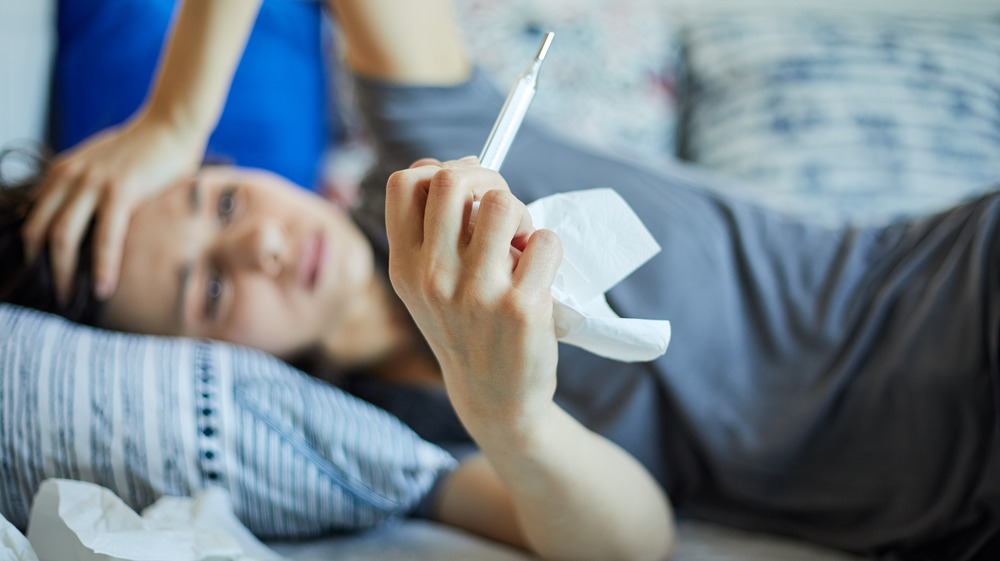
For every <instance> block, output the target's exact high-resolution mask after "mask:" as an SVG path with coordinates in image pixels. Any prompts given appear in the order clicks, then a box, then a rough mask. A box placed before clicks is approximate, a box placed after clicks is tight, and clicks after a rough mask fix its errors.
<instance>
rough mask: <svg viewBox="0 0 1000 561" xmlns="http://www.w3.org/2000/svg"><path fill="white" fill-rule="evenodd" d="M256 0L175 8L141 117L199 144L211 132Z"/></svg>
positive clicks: (215, 0)
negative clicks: (159, 121)
mask: <svg viewBox="0 0 1000 561" xmlns="http://www.w3.org/2000/svg"><path fill="white" fill-rule="evenodd" d="M261 1H262V0H194V1H187V2H184V4H183V5H182V6H181V9H180V13H179V14H178V15H177V21H176V22H175V24H174V27H173V32H172V34H171V37H170V40H169V42H168V44H167V48H166V53H165V54H164V56H163V62H162V65H161V67H160V69H159V73H158V74H157V77H156V80H155V82H154V84H153V88H152V92H151V95H150V96H149V100H148V108H147V109H146V113H147V114H148V115H149V117H150V118H154V119H165V120H166V121H168V122H169V123H170V124H171V125H173V126H174V127H176V128H177V129H179V130H182V131H189V134H190V135H191V138H193V139H194V138H197V139H199V140H201V141H202V142H203V143H204V142H205V141H207V139H208V136H209V135H210V134H211V133H212V130H213V129H215V126H216V125H217V124H218V122H219V116H220V114H221V113H222V107H223V105H225V102H226V97H227V96H228V95H229V86H230V84H231V83H232V80H233V74H234V73H235V72H236V66H237V65H238V64H239V61H240V58H242V56H243V49H244V48H245V47H246V42H247V38H248V37H249V36H250V30H251V28H252V27H253V24H254V20H256V18H257V12H258V11H259V10H260V4H261Z"/></svg>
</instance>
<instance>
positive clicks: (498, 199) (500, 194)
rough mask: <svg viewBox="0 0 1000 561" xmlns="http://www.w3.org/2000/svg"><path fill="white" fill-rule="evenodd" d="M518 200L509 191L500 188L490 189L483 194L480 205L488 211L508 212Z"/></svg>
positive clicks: (517, 203)
mask: <svg viewBox="0 0 1000 561" xmlns="http://www.w3.org/2000/svg"><path fill="white" fill-rule="evenodd" d="M519 204H520V201H518V200H517V198H516V197H514V195H512V194H511V193H510V192H509V191H504V190H502V189H491V190H489V191H487V192H486V193H485V194H483V198H482V202H481V203H480V205H481V207H486V208H487V209H489V211H490V212H496V213H504V214H506V213H508V212H510V211H512V210H515V209H516V208H517V207H518V205H519Z"/></svg>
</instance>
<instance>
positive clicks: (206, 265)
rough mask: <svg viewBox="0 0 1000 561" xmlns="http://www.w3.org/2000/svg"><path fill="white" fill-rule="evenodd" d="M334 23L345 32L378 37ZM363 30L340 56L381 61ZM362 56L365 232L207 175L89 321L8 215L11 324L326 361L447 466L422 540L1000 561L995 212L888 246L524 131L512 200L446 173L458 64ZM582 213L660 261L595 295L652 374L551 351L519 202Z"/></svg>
mask: <svg viewBox="0 0 1000 561" xmlns="http://www.w3.org/2000/svg"><path fill="white" fill-rule="evenodd" d="M343 4H351V3H350V2H346V3H339V4H338V8H340V10H341V12H340V16H341V21H342V23H344V24H345V25H346V26H347V27H348V28H350V26H351V22H352V21H354V20H352V19H351V18H360V19H361V20H364V18H365V17H367V16H366V15H365V14H358V13H349V12H348V11H345V10H344V9H343ZM364 5H368V4H364ZM435 5H436V4H435ZM424 11H425V13H424V14H423V15H427V14H430V15H433V11H432V10H430V9H429V8H427V7H426V6H425V7H424ZM415 17H420V16H415ZM379 21H380V20H378V19H377V18H375V19H372V20H370V21H368V22H367V24H368V25H360V23H358V22H357V21H354V23H358V25H357V27H356V28H355V29H366V30H367V31H366V33H370V34H374V36H375V37H376V38H378V36H379V29H380V27H379V24H378V22H379ZM429 21H431V22H436V23H428V24H427V25H440V26H444V27H445V28H447V22H448V21H450V20H449V19H448V18H433V17H431V18H429ZM373 22H374V23H373ZM441 22H444V23H441ZM421 29H422V31H421V35H425V34H426V36H427V37H437V38H439V39H440V38H442V37H445V38H449V37H450V38H451V39H441V40H442V41H445V43H447V41H448V40H453V39H454V34H450V32H449V31H448V29H445V30H444V31H442V32H441V33H436V34H435V33H427V29H426V28H421ZM359 36H364V37H366V38H367V39H368V40H371V39H372V37H371V36H366V35H365V33H360V32H358V34H352V33H348V40H349V45H348V47H349V49H354V51H350V50H349V56H348V58H349V60H353V64H354V65H355V70H356V71H358V72H359V74H363V75H366V76H368V77H369V78H360V79H359V86H358V87H359V88H360V92H359V94H360V95H359V97H360V98H361V99H362V100H363V101H364V104H363V110H364V111H365V113H366V117H367V119H368V121H369V124H370V125H371V127H372V130H373V133H374V135H375V137H376V139H377V140H378V142H379V147H380V150H381V154H380V156H381V159H380V162H381V164H380V167H381V170H383V171H384V172H385V173H374V174H373V175H372V177H371V178H370V181H369V185H368V189H369V191H368V192H367V193H366V196H365V199H364V202H363V204H362V205H361V207H360V208H357V209H353V210H352V211H351V213H347V212H345V211H344V210H342V209H340V208H338V207H336V206H334V205H332V204H330V203H328V202H326V201H324V200H322V199H320V198H317V197H315V196H313V195H311V194H307V193H305V192H303V191H301V190H299V189H297V188H296V187H295V186H293V185H291V184H290V183H288V182H286V181H285V180H283V179H282V178H280V177H277V176H275V175H272V174H269V173H266V172H260V171H255V170H250V169H240V168H235V167H228V166H223V167H204V168H202V169H200V170H199V171H197V172H195V173H194V174H192V175H189V176H185V177H181V178H180V179H177V180H173V181H171V182H170V183H169V185H168V186H167V187H166V188H164V189H163V190H162V191H160V192H158V193H156V194H154V195H153V196H152V197H150V198H148V199H147V200H145V201H144V202H142V203H141V204H139V205H138V206H137V208H136V210H135V213H134V216H133V217H132V219H131V221H130V222H128V227H127V230H126V234H125V236H124V245H123V248H122V253H121V263H122V266H121V272H120V275H119V276H118V278H117V289H116V290H114V292H113V294H111V295H110V296H109V297H107V298H106V299H104V300H101V301H98V300H96V299H95V298H94V297H93V296H92V295H91V290H90V288H89V287H90V285H91V283H90V282H77V283H76V284H75V285H74V290H73V291H71V292H68V293H66V294H64V295H62V296H61V297H60V298H57V297H56V292H57V291H56V287H55V286H51V283H49V285H47V286H43V287H42V289H39V288H38V287H39V282H40V280H41V279H48V278H50V276H51V275H50V271H49V268H50V267H49V260H48V254H47V252H46V251H42V252H40V253H38V254H36V255H35V256H33V258H30V259H29V258H27V257H26V256H25V252H24V251H22V245H23V241H24V240H23V239H22V235H21V232H22V229H24V222H25V216H26V215H28V216H31V217H34V216H36V214H34V213H35V212H36V211H38V209H37V208H34V209H33V208H32V204H41V203H37V201H46V200H47V199H46V198H44V197H32V196H31V193H30V192H18V191H16V190H5V191H4V192H3V195H2V197H3V201H4V202H3V205H2V208H3V212H4V216H3V217H2V219H0V222H2V224H3V230H2V234H0V235H2V244H0V247H2V248H3V251H4V254H3V256H2V260H3V263H4V264H5V266H4V267H3V269H2V270H3V273H2V275H3V277H4V278H3V279H0V286H9V284H10V283H11V282H12V280H11V279H14V278H16V279H18V282H17V283H16V284H15V285H13V286H12V287H11V288H10V289H9V290H7V292H6V294H3V295H2V297H3V299H4V300H5V301H8V302H13V303H17V304H22V305H26V306H32V307H36V308H40V309H44V310H49V311H57V312H59V313H62V314H64V315H67V316H68V317H70V318H71V319H74V320H77V321H82V322H87V323H95V324H97V325H100V326H104V327H108V328H111V329H118V330H124V331H131V332H138V333H153V334H166V335H181V336H191V337H209V338H214V339H220V340H224V341H231V342H235V343H238V344H242V345H248V346H251V347H256V348H258V349H262V350H264V351H267V352H269V353H272V354H274V355H276V356H279V357H282V358H287V359H290V360H291V359H295V358H296V357H298V356H301V355H302V354H303V353H305V352H313V353H316V352H318V353H319V354H320V355H321V356H322V357H323V358H324V360H325V361H326V362H327V363H328V364H330V365H333V366H334V367H336V369H338V370H340V371H343V372H347V371H349V372H352V373H353V374H352V375H351V376H349V377H346V378H345V380H344V381H342V383H343V384H345V385H346V386H347V387H349V389H351V391H353V392H355V393H357V394H358V395H360V396H362V397H365V398H366V399H369V400H371V401H373V402H374V403H376V404H377V405H382V406H384V407H386V408H387V409H389V410H390V412H394V413H396V414H398V415H399V416H400V418H401V419H402V420H403V421H404V422H407V423H408V424H410V425H411V426H413V427H414V428H415V429H416V430H417V432H418V433H420V434H421V435H422V436H424V437H425V438H427V439H429V440H431V441H438V442H441V443H443V444H447V445H448V446H450V448H451V449H452V450H453V451H456V454H458V455H459V456H460V457H461V458H462V461H461V462H460V464H459V466H458V467H457V468H456V469H455V470H454V471H453V472H452V473H451V474H450V475H447V476H445V479H444V480H443V481H442V482H441V484H439V485H438V486H436V491H435V493H436V496H434V497H432V499H433V500H432V505H433V506H432V509H431V516H432V517H433V518H435V519H437V520H439V521H442V522H445V523H448V524H453V525H456V526H459V527H462V528H465V529H467V530H470V531H472V532H475V533H478V534H481V535H483V536H487V537H489V538H492V539H495V540H499V541H503V542H507V543H511V544H515V545H518V546H521V547H524V548H527V549H529V550H531V551H534V552H536V553H537V554H539V555H540V556H541V557H543V558H546V559H600V560H608V559H661V558H665V557H668V556H669V554H670V553H671V551H672V550H673V549H674V547H675V533H674V530H673V510H674V509H677V510H678V511H681V512H683V513H685V514H686V515H690V516H694V517H698V518H702V519H708V520H713V521H717V522H721V523H725V524H730V525H734V526H738V527H741V528H746V529H751V530H758V531H769V532H776V533H781V534H784V535H791V536H796V537H799V538H803V539H808V540H811V541H814V542H816V543H820V544H824V545H827V546H831V547H835V548H840V549H844V550H849V551H855V552H862V553H868V554H872V555H878V556H884V557H887V558H912V559H917V558H919V559H983V558H986V557H985V556H987V555H990V554H991V552H996V551H997V543H998V540H1000V538H998V532H1000V464H998V461H1000V441H998V438H1000V436H998V434H1000V433H998V430H997V429H998V418H997V406H998V399H1000V397H998V395H1000V394H998V388H997V383H998V376H1000V366H998V348H997V345H998V342H1000V333H998V330H1000V247H998V243H997V242H998V239H1000V232H998V219H1000V195H996V194H994V195H989V196H986V197H983V198H980V199H978V200H976V201H973V202H971V203H969V204H966V205H963V206H961V207H958V208H955V209H953V210H951V211H948V212H945V213H942V214H939V215H936V216H933V217H931V218H928V219H924V220H919V221H912V222H903V223H898V224H895V225H892V226H889V227H885V228H860V229H859V228H838V229H830V228H820V227H816V226H812V225H809V224H805V223H801V222H798V221H795V220H792V219H789V218H786V217H784V216H782V215H778V214H775V213H772V212H769V211H767V210H762V209H759V208H756V207H754V206H752V205H748V204H746V203H743V202H740V201H738V200H730V199H728V198H725V197H723V196H719V195H716V194H713V192H712V191H709V190H707V189H704V188H702V185H700V183H701V182H703V181H704V182H705V183H708V181H707V180H704V179H703V178H701V177H700V176H699V175H698V174H697V173H695V172H692V171H688V170H680V169H679V170H678V171H677V172H676V173H675V174H659V173H653V172H650V171H647V170H644V169H641V168H638V167H634V166H630V165H626V164H623V163H620V162H618V161H615V160H612V159H608V158H605V157H602V156H599V155H595V154H593V153H589V152H585V151H582V150H580V149H578V148H575V147H571V146H567V145H566V144H563V143H561V142H560V141H558V140H556V139H554V138H552V137H550V136H548V135H547V134H546V133H545V132H544V131H541V130H539V129H536V128H534V127H532V126H530V125H529V126H527V127H526V128H524V129H522V131H521V132H520V134H519V137H518V140H517V142H516V144H515V146H514V148H513V150H512V152H511V154H510V156H509V157H508V159H507V162H506V163H505V165H504V175H503V176H501V175H498V174H497V173H494V172H490V171H487V170H485V169H483V168H481V167H479V166H478V164H477V162H476V161H475V159H474V158H464V159H463V158H460V156H462V155H463V154H468V153H470V152H473V151H475V150H477V149H478V147H479V146H481V144H482V142H483V140H484V139H485V137H486V133H487V132H488V130H489V127H490V125H491V124H492V121H493V119H494V117H495V115H496V111H497V109H498V108H499V106H500V104H501V103H502V101H503V98H502V96H501V95H500V94H498V93H497V92H496V91H495V90H494V89H493V88H492V87H491V86H490V85H489V84H488V83H487V82H486V81H485V80H484V78H483V77H482V76H480V75H479V74H477V73H476V72H475V71H474V70H472V69H471V68H470V67H469V65H468V64H467V63H465V62H464V59H462V58H461V57H455V58H454V60H456V61H458V62H455V63H454V64H453V65H452V66H450V67H448V66H447V65H448V62H447V61H448V60H451V59H448V58H447V57H444V58H442V57H437V58H434V59H433V60H435V61H438V65H437V66H435V65H434V64H431V65H429V67H430V68H432V69H433V70H434V72H428V73H427V74H420V72H418V71H414V72H415V74H414V73H410V74H407V73H399V72H397V71H394V70H393V68H400V67H406V68H409V69H411V70H412V69H413V68H414V66H412V65H410V66H405V65H393V64H385V61H386V60H390V61H392V60H394V59H393V58H392V57H393V56H396V57H398V58H399V59H400V60H404V59H405V60H409V59H410V58H412V57H413V56H415V53H414V50H416V51H420V49H421V48H425V47H426V48H432V47H434V45H430V43H433V41H423V42H420V41H417V42H413V43H408V42H407V41H405V39H406V37H405V34H404V36H403V37H402V39H401V38H400V36H399V35H398V34H397V35H395V36H394V37H395V38H396V39H399V40H400V41H399V42H401V43H402V44H403V45H404V46H408V48H407V49H403V50H401V51H400V50H398V49H397V50H394V48H393V47H392V45H393V44H394V43H393V42H392V41H383V42H382V43H379V44H381V45H382V46H383V51H384V52H383V54H384V55H385V56H384V57H383V58H382V59H378V60H380V61H381V62H378V61H376V62H375V63H371V64H367V63H366V62H365V61H364V60H363V57H358V56H354V57H353V58H352V56H351V54H350V53H351V52H354V53H357V52H358V50H359V49H360V47H359V45H361V44H362V43H363V42H359V41H360V40H359ZM352 39H353V41H354V42H353V43H352V42H351V41H352ZM437 46H438V47H440V45H437ZM452 46H453V45H452ZM439 52H440V51H439ZM459 52H460V51H459ZM428 57H430V55H429V54H428ZM441 61H444V62H441ZM441 65H444V66H445V67H446V68H445V71H443V72H442V71H441ZM418 66H419V65H418ZM166 68H169V64H167V65H166ZM164 71H166V70H164ZM435 72H437V73H435ZM427 156H434V157H437V158H441V159H442V160H436V159H430V158H427ZM421 158H423V159H421ZM414 161H415V163H413V164H412V165H411V164H410V162H414ZM391 171H394V173H391V175H390V173H389V172H391ZM596 186H610V187H613V188H615V189H616V190H617V191H618V192H619V193H620V194H621V195H622V196H623V197H624V198H625V200H626V201H628V202H629V204H630V205H631V206H632V207H633V209H635V210H636V212H637V213H638V214H639V216H640V218H641V219H642V220H643V222H644V223H645V224H646V226H647V227H648V228H649V229H650V231H651V232H652V234H653V235H654V237H655V238H656V239H657V241H658V242H659V243H660V245H661V246H662V247H663V251H662V252H661V253H660V254H658V255H657V256H656V257H654V258H653V259H652V260H651V261H650V262H649V263H647V264H646V265H645V266H643V267H642V268H640V269H639V270H638V271H637V272H636V273H634V274H633V275H632V276H630V277H629V278H627V279H626V280H625V281H623V282H622V283H620V284H619V285H618V286H616V287H615V288H613V289H612V290H611V291H610V292H609V295H608V299H609V302H610V304H611V306H612V307H613V308H615V310H616V311H617V312H619V314H620V315H622V316H629V317H647V318H658V319H669V320H671V322H672V324H673V329H674V336H673V340H672V342H671V347H670V349H669V350H668V351H667V353H666V354H665V355H664V356H662V357H661V358H659V359H657V360H656V361H653V362H650V363H642V364H622V363H616V362H612V361H609V360H605V359H602V358H600V357H597V356H594V355H591V354H588V353H586V352H584V351H581V350H578V349H575V348H570V347H560V346H559V345H558V344H557V340H556V336H555V333H554V326H553V319H552V303H551V302H552V301H551V297H550V288H551V284H552V281H553V277H554V275H555V272H556V269H557V268H558V266H559V263H560V258H561V247H560V242H559V239H558V237H557V236H556V235H554V234H553V233H552V232H549V231H546V230H534V229H533V227H532V225H531V221H530V217H529V216H528V214H527V212H526V210H525V207H524V204H523V202H528V201H531V200H534V199H536V198H539V197H541V196H544V195H547V194H550V193H553V192H558V191H564V190H571V189H580V188H587V187H596ZM26 189H29V190H30V189H31V187H30V186H29V187H27V188H26ZM49 189H51V187H49ZM21 195H27V196H25V197H24V198H23V202H18V201H20V200H21V199H19V198H18V197H20V196H21ZM473 199H477V200H480V201H481V206H480V208H479V214H478V218H477V220H476V222H475V225H474V227H473V228H471V229H469V228H467V227H466V225H467V223H468V214H469V212H470V206H471V201H472V200H473ZM32 201H36V202H34V203H33V202H32ZM522 201H523V202H522ZM31 220H32V218H28V221H29V223H30V221H31ZM26 231H28V232H29V234H30V232H31V228H27V229H26ZM85 245H87V244H85ZM515 250H516V251H515ZM81 261H86V259H83V260H81ZM89 267H90V263H87V262H81V264H80V265H79V266H78V271H79V273H78V278H81V279H89V278H90V274H89V273H88V272H87V271H89ZM60 302H61V303H60ZM399 396H405V397H406V399H404V400H403V401H404V402H405V407H402V406H400V405H399V404H400V402H401V401H400V399H397V398H398V397H399ZM442 411H446V412H452V411H453V413H454V414H453V415H452V414H451V413H448V414H441V412H442ZM455 434H461V435H463V437H464V438H466V439H467V441H466V445H465V446H464V447H463V446H457V445H456V444H455V441H454V439H453V435H455ZM445 435H448V436H447V437H446V436H445Z"/></svg>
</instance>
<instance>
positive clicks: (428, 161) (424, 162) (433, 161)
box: [410, 158, 441, 169]
mask: <svg viewBox="0 0 1000 561" xmlns="http://www.w3.org/2000/svg"><path fill="white" fill-rule="evenodd" d="M439 165H441V160H439V159H437V158H420V159H419V160H417V161H415V162H413V163H412V164H410V169H413V168H419V167H423V166H439Z"/></svg>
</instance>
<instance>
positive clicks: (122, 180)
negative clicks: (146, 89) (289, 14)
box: [23, 0, 260, 302]
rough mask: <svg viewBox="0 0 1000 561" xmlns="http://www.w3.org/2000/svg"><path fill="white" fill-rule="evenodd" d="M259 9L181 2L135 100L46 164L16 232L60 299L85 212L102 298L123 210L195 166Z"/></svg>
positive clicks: (218, 0) (255, 0) (236, 1)
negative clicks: (46, 263)
mask: <svg viewBox="0 0 1000 561" xmlns="http://www.w3.org/2000/svg"><path fill="white" fill-rule="evenodd" d="M259 7H260V0H194V1H189V2H185V3H184V4H183V6H182V7H181V9H180V12H179V13H178V16H177V20H176V21H175V23H174V26H173V31H172V34H171V37H170V40H169V43H168V46H167V48H166V52H165V54H164V55H163V58H162V63H161V66H160V69H159V71H158V74H157V77H156V80H155V82H154V86H152V87H151V90H150V94H149V96H148V98H147V100H146V103H145V104H144V106H143V107H142V108H140V109H139V110H138V111H137V112H136V114H135V115H133V116H132V117H131V118H130V119H129V121H127V122H126V123H124V124H122V125H121V126H119V127H115V128H112V129H108V130H105V131H102V132H100V133H97V134H96V135H94V136H92V137H91V138H88V139H87V140H86V141H84V142H83V143H81V144H80V145H79V146H77V147H75V148H74V149H73V150H71V151H69V152H68V153H66V154H64V155H61V156H60V157H59V158H58V159H56V161H55V162H53V164H52V166H51V168H50V169H49V171H48V173H47V174H46V176H45V179H44V180H43V182H42V184H41V186H40V187H39V191H38V194H37V198H36V201H35V204H34V206H33V208H32V211H31V215H30V216H29V217H28V220H27V222H26V224H25V228H24V232H23V233H24V238H25V246H26V250H27V253H28V255H29V256H35V255H37V254H38V252H39V251H40V250H41V248H42V246H43V245H44V244H45V243H46V242H48V243H49V246H50V259H51V261H52V268H53V272H54V277H55V284H56V292H57V295H58V296H59V297H60V300H61V301H63V302H65V300H66V298H67V297H68V295H69V292H70V290H71V288H72V286H71V282H72V278H73V272H74V271H75V269H76V265H77V263H76V262H77V253H78V251H79V247H80V242H81V240H82V239H83V236H84V234H85V233H86V230H87V226H88V224H89V223H90V221H91V218H96V232H95V233H96V236H95V242H94V243H95V247H94V254H95V262H94V263H93V267H94V277H95V288H96V292H97V296H98V297H101V298H106V297H108V296H110V295H111V293H113V292H114V289H115V286H116V285H117V283H118V274H119V271H120V268H121V250H122V246H123V245H124V240H125V234H126V232H127V230H128V223H129V220H130V218H131V214H132V209H133V208H135V206H136V205H137V204H138V203H139V202H140V201H141V200H143V199H145V198H146V197H149V196H152V195H153V194H155V193H157V192H159V191H160V190H161V189H163V188H165V187H166V186H167V185H169V184H170V183H172V182H173V181H176V180H177V179H179V178H180V177H182V176H184V175H186V174H188V173H191V172H193V171H194V170H195V169H197V167H198V165H199V164H200V162H201V159H202V157H203V155H204V151H205V145H206V144H207V142H208V137H209V135H210V134H211V132H212V130H213V129H214V128H215V126H216V124H217V123H218V120H219V115H220V113H221V112H222V107H223V105H224V103H225V100H226V96H227V94H228V92H229V85H230V82H231V81H232V76H233V73H234V72H235V69H236V66H237V64H238V62H239V60H240V57H241V55H242V53H243V48H244V46H245V45H246V39H247V37H248V36H249V34H250V29H251V27H252V26H253V22H254V20H255V18H256V15H257V11H258V9H259Z"/></svg>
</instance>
